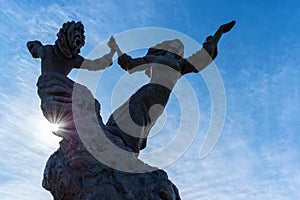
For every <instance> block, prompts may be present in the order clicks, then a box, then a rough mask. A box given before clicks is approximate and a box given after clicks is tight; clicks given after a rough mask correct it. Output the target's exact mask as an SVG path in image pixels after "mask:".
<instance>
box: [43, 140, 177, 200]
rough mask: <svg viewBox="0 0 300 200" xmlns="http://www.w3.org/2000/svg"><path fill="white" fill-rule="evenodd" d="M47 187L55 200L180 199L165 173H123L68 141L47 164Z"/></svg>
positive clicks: (45, 182) (63, 143)
mask: <svg viewBox="0 0 300 200" xmlns="http://www.w3.org/2000/svg"><path fill="white" fill-rule="evenodd" d="M120 162H122V161H121V160H120ZM43 187H44V188H45V189H46V190H49V191H50V192H51V194H52V195H53V197H54V199H70V200H73V199H116V200H119V199H135V200H138V199H141V200H145V199H166V200H167V199H180V198H179V194H178V191H177V188H176V186H175V185H174V184H172V183H171V182H170V181H169V180H168V176H167V174H166V173H165V172H164V171H162V170H155V171H152V172H147V173H126V172H120V171H118V170H115V169H112V168H110V167H108V166H106V165H104V164H102V163H100V162H99V161H98V160H96V159H95V158H93V156H91V155H90V154H89V153H88V152H87V151H86V149H85V147H84V146H83V145H82V144H77V145H75V146H72V145H71V144H70V143H69V142H67V141H66V140H62V141H61V142H60V148H59V149H58V150H57V151H56V152H55V153H54V154H53V155H52V156H51V157H50V158H49V160H48V162H47V165H46V168H45V171H44V179H43Z"/></svg>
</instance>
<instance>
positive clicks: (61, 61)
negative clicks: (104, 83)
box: [27, 21, 115, 76]
mask: <svg viewBox="0 0 300 200" xmlns="http://www.w3.org/2000/svg"><path fill="white" fill-rule="evenodd" d="M84 44H85V35H84V26H83V24H82V23H81V22H74V21H71V22H66V23H64V24H63V26H62V28H61V29H60V30H59V32H58V33H57V40H56V41H55V44H54V45H43V44H42V43H41V42H40V41H37V40H35V41H29V42H28V43H27V48H28V50H29V51H30V53H31V55H32V57H34V58H41V60H42V64H41V68H42V74H45V73H49V72H51V73H52V72H55V73H59V74H61V75H65V76H67V75H68V74H69V73H70V71H71V70H72V69H73V68H77V69H78V68H81V69H87V70H91V71H96V70H102V69H105V68H107V67H108V66H110V65H111V64H112V57H113V56H114V53H115V52H114V50H112V49H111V50H110V52H109V53H108V54H106V55H104V56H103V57H101V58H98V59H95V60H89V59H86V58H83V57H82V56H80V55H79V53H80V49H81V48H82V47H83V46H84ZM110 45H111V41H110V42H108V46H110Z"/></svg>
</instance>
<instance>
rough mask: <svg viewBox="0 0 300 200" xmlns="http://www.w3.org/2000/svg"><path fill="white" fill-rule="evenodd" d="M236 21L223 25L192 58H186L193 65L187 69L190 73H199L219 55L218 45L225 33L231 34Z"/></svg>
mask: <svg viewBox="0 0 300 200" xmlns="http://www.w3.org/2000/svg"><path fill="white" fill-rule="evenodd" d="M235 23H236V22H235V21H231V22H229V23H226V24H223V25H221V26H220V27H219V28H218V30H217V31H216V32H215V34H214V35H213V36H208V37H207V38H206V40H205V41H204V43H203V48H202V49H200V50H199V51H197V52H196V53H194V54H193V55H192V56H190V57H188V58H186V60H187V61H188V62H189V63H190V64H192V66H193V67H192V68H193V69H191V68H187V69H188V71H186V73H189V72H191V71H193V72H199V71H201V70H202V69H204V68H205V67H206V66H208V65H209V64H210V63H211V62H212V61H213V60H214V59H215V58H216V57H217V55H218V43H219V40H220V39H221V37H222V35H223V34H224V33H227V32H229V31H230V30H231V29H232V27H233V26H234V25H235Z"/></svg>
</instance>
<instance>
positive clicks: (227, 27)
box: [219, 20, 235, 33]
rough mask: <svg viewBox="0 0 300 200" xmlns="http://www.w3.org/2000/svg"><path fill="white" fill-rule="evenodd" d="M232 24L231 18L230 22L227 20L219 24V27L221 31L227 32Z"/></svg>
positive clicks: (233, 22)
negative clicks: (225, 22)
mask: <svg viewBox="0 0 300 200" xmlns="http://www.w3.org/2000/svg"><path fill="white" fill-rule="evenodd" d="M234 25H235V21H234V20H233V21H231V22H229V23H227V24H223V25H221V26H220V28H219V29H221V30H222V33H227V32H229V31H230V30H231V29H232V27H233V26H234Z"/></svg>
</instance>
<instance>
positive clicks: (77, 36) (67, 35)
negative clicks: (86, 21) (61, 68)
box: [54, 21, 85, 58]
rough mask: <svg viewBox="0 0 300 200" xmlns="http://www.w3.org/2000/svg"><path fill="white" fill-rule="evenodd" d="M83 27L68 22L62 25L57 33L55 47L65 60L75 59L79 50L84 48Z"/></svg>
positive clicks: (78, 23)
mask: <svg viewBox="0 0 300 200" xmlns="http://www.w3.org/2000/svg"><path fill="white" fill-rule="evenodd" d="M84 40H85V35H84V26H83V24H82V23H81V22H80V21H78V22H74V21H70V22H66V23H64V24H63V26H62V28H61V29H60V30H59V32H58V33H57V40H56V41H55V45H54V46H55V47H56V49H58V50H59V51H60V53H61V54H62V55H63V56H64V57H66V58H73V57H76V56H77V55H78V54H79V53H80V48H81V47H83V46H84V43H85V42H84Z"/></svg>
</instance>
